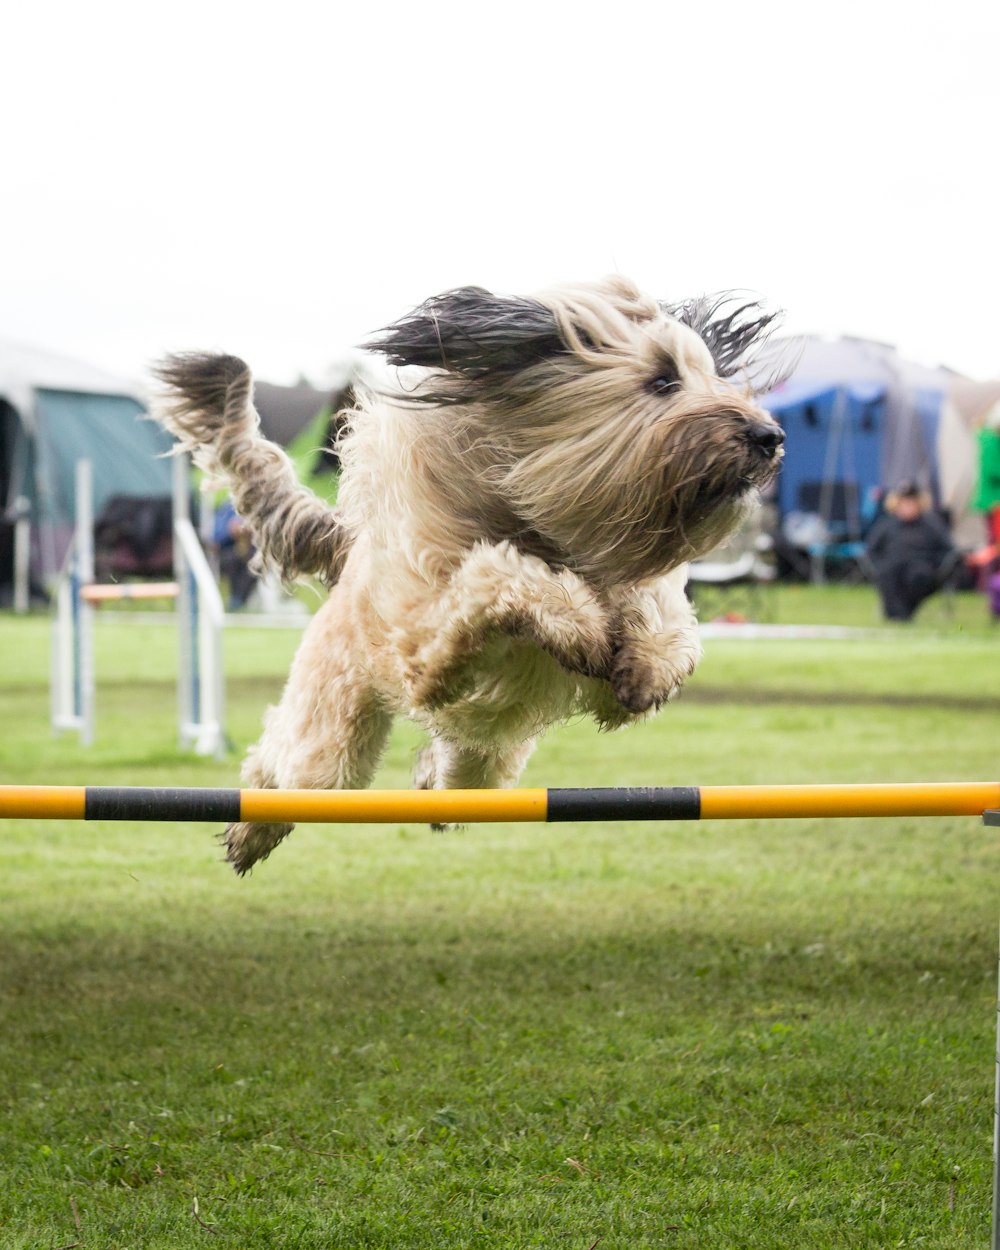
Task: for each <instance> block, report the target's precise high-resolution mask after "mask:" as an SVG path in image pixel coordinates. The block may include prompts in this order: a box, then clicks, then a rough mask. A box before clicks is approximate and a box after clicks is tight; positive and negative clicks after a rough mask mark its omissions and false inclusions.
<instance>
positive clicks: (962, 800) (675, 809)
mask: <svg viewBox="0 0 1000 1250" xmlns="http://www.w3.org/2000/svg"><path fill="white" fill-rule="evenodd" d="M993 809H1000V782H995V781H970V782H965V781H959V782H948V781H944V782H920V783H905V784H895V785H894V784H883V785H802V786H780V785H779V786H635V787H625V788H618V789H579V790H575V789H525V790H236V789H232V790H230V789H210V788H194V789H185V788H181V787H177V788H171V787H156V786H9V785H8V786H0V818H3V819H9V818H15V817H16V818H28V819H31V818H35V817H47V818H49V819H52V820H133V821H142V820H171V821H225V822H227V823H232V822H234V821H257V822H260V823H264V824H267V823H273V822H285V821H290V822H294V823H297V824H309V823H313V824H392V823H396V822H407V821H414V822H430V823H433V824H445V823H449V822H456V823H458V824H482V823H489V822H500V821H510V822H518V821H520V822H524V821H536V822H550V823H551V822H558V821H569V820H580V821H588V820H667V821H670V820H739V819H750V818H763V819H794V818H797V817H808V816H829V817H834V816H984V815H985V814H986V813H987V812H991V811H992V810H993ZM991 823H992V822H991Z"/></svg>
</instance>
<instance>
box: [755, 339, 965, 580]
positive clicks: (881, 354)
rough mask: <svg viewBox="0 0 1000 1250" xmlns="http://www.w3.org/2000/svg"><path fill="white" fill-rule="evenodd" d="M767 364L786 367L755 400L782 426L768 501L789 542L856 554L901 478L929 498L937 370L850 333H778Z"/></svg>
mask: <svg viewBox="0 0 1000 1250" xmlns="http://www.w3.org/2000/svg"><path fill="white" fill-rule="evenodd" d="M789 362H790V363H791V367H790V368H789ZM767 364H768V366H769V367H770V368H772V369H773V370H774V371H775V372H777V373H779V374H781V373H786V374H787V380H786V381H784V382H783V383H781V384H780V385H779V386H777V387H775V388H773V389H772V390H770V391H769V392H768V393H767V394H765V395H764V396H763V398H762V401H761V402H762V403H763V405H764V407H766V408H767V409H768V410H769V411H770V412H772V413H773V414H774V416H775V417H776V418H777V419H778V420H779V421H780V422H781V424H782V426H783V428H784V430H785V435H786V442H785V459H784V462H783V464H782V469H781V474H780V476H779V479H778V484H777V505H778V511H779V514H780V518H781V522H782V528H783V532H784V534H785V536H786V537H787V538H788V539H789V540H790V541H791V542H792V543H793V545H795V546H798V547H801V548H804V549H808V550H809V551H810V552H811V554H813V555H814V556H822V555H832V556H852V555H856V554H858V552H859V550H860V543H861V540H862V539H863V536H864V534H865V532H866V530H867V529H868V527H869V525H870V524H871V522H872V520H873V519H874V517H875V516H876V514H877V512H878V508H879V504H880V501H881V498H882V496H883V495H884V493H885V492H886V490H889V489H891V488H892V487H894V486H895V485H897V484H898V483H899V482H901V481H903V480H904V479H906V480H912V481H916V482H918V483H920V484H921V485H922V486H924V487H926V488H927V489H929V490H930V491H931V492H932V494H934V496H935V498H937V497H938V482H937V463H936V459H937V458H936V447H937V436H938V422H939V419H940V413H941V408H942V404H943V401H944V397H945V394H946V393H947V389H948V385H949V381H950V375H949V374H947V373H946V372H945V371H944V370H931V369H924V368H922V367H921V366H919V365H915V364H913V363H911V362H909V361H905V360H903V359H902V358H901V357H899V356H898V354H897V353H896V352H895V351H894V350H893V349H892V348H890V347H887V346H885V345H883V344H880V343H872V342H869V341H867V340H864V339H856V338H843V339H837V340H833V341H827V340H824V339H819V338H806V339H797V340H784V341H782V340H777V341H775V343H773V344H772V345H771V348H770V350H769V352H768V359H767Z"/></svg>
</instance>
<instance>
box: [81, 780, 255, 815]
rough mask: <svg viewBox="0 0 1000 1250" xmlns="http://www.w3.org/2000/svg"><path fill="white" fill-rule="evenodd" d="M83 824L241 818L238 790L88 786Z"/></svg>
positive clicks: (85, 795)
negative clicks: (111, 821) (104, 821)
mask: <svg viewBox="0 0 1000 1250" xmlns="http://www.w3.org/2000/svg"><path fill="white" fill-rule="evenodd" d="M83 818H84V820H211V821H218V820H221V821H225V822H226V823H227V824H231V823H232V822H233V821H236V820H239V818H240V792H239V790H187V789H179V788H171V787H166V786H163V787H161V786H88V787H87V789H86V791H85V794H84V809H83Z"/></svg>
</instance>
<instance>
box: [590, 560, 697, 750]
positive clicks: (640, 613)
mask: <svg viewBox="0 0 1000 1250" xmlns="http://www.w3.org/2000/svg"><path fill="white" fill-rule="evenodd" d="M686 580H687V570H686V569H677V570H674V572H672V573H669V574H667V576H666V577H663V578H660V579H658V580H657V581H655V582H652V583H649V584H648V585H646V586H645V587H643V588H642V589H641V590H640V589H630V590H627V591H624V592H620V593H619V594H618V595H616V596H615V601H616V602H615V606H616V608H617V610H618V612H619V623H618V629H617V637H616V641H615V646H614V653H613V655H612V659H611V663H610V666H609V673H608V684H607V685H605V684H604V683H600V685H599V686H598V687H597V689H596V691H595V692H594V698H593V701H592V707H591V710H592V711H593V712H594V715H595V716H597V718H598V720H599V721H600V722H601V724H602V725H603V726H604V727H605V728H614V727H616V726H618V725H623V724H627V723H628V722H629V721H631V720H634V719H636V718H637V717H642V716H644V715H646V714H647V713H649V712H654V711H656V709H657V708H659V707H660V706H661V705H662V704H664V703H666V701H667V700H668V699H670V698H672V697H673V695H675V694H676V693H677V691H678V690H679V689H680V687H681V685H682V684H683V682H684V681H685V679H686V678H688V677H690V675H691V674H692V673H693V672H694V670H695V667H696V665H697V663H698V661H699V659H700V658H701V639H700V637H699V634H698V621H697V618H696V617H695V613H694V609H693V608H692V607H691V604H690V602H689V601H688V598H687V595H686V594H685V593H684V585H685V582H686ZM609 687H610V689H609ZM609 695H610V696H612V697H611V698H609V697H608V696H609ZM612 700H613V701H612Z"/></svg>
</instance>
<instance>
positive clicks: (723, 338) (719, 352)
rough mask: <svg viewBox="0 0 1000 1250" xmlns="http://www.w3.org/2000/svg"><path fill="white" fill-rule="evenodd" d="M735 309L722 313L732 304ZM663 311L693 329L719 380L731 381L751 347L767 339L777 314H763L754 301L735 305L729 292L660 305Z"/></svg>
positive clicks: (778, 315)
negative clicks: (709, 356)
mask: <svg viewBox="0 0 1000 1250" xmlns="http://www.w3.org/2000/svg"><path fill="white" fill-rule="evenodd" d="M734 303H735V304H737V307H735V308H732V309H731V311H726V309H727V307H728V306H730V305H732V304H734ZM661 307H662V309H663V311H664V312H665V313H666V314H667V315H668V316H669V317H673V318H675V320H677V321H679V322H681V324H682V325H686V326H688V327H689V328H690V329H692V330H694V332H695V334H697V335H698V336H699V337H700V338H701V339H702V340H703V342H704V344H705V346H706V347H707V348H708V350H709V351H710V352H711V353H712V359H713V360H714V361H715V371H716V373H717V374H718V375H719V377H720V378H731V377H732V376H733V375H734V374H735V373H737V372H738V371H739V369H740V367H741V366H742V365H744V364H745V363H746V362H747V357H748V356H749V354H750V353H751V351H752V350H753V348H755V347H759V346H760V345H761V344H762V343H764V342H765V340H766V339H767V336H768V334H769V333H770V331H771V329H772V328H773V324H774V322H775V321H776V320H777V319H778V318H779V317H780V315H781V314H780V313H778V312H772V313H767V312H764V311H763V308H762V306H761V305H760V304H759V303H757V302H756V301H754V300H751V301H749V302H747V303H745V304H739V303H738V301H737V300H735V299H734V297H733V295H732V293H730V292H726V293H724V294H722V295H711V296H709V295H703V296H701V297H700V298H699V299H690V300H686V301H685V302H684V303H683V304H662V305H661Z"/></svg>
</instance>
